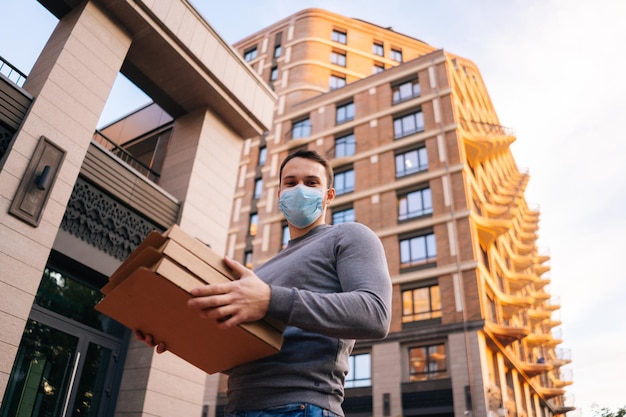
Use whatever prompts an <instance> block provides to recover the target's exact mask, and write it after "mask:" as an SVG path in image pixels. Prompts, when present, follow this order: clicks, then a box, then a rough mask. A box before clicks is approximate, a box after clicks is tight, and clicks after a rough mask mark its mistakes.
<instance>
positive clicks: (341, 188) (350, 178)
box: [335, 169, 354, 195]
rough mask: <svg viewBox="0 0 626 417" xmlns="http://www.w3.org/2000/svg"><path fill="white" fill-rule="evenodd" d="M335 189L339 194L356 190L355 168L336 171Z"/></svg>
mask: <svg viewBox="0 0 626 417" xmlns="http://www.w3.org/2000/svg"><path fill="white" fill-rule="evenodd" d="M335 191H336V192H337V195H341V194H346V193H350V192H352V191H354V170H353V169H349V170H347V171H342V172H337V173H335Z"/></svg>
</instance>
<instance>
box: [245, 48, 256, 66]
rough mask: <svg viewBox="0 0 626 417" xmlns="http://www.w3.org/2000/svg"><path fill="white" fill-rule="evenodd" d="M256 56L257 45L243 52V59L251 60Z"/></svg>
mask: <svg viewBox="0 0 626 417" xmlns="http://www.w3.org/2000/svg"><path fill="white" fill-rule="evenodd" d="M254 58H256V45H255V46H253V47H252V48H249V49H246V51H245V52H244V53H243V59H244V60H245V61H246V62H250V61H252V60H253V59H254Z"/></svg>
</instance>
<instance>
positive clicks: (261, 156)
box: [258, 146, 267, 167]
mask: <svg viewBox="0 0 626 417" xmlns="http://www.w3.org/2000/svg"><path fill="white" fill-rule="evenodd" d="M266 160H267V148H266V147H265V146H262V147H260V148H259V161H258V165H259V166H260V167H262V166H263V165H265V161H266Z"/></svg>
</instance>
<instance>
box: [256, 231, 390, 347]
mask: <svg viewBox="0 0 626 417" xmlns="http://www.w3.org/2000/svg"><path fill="white" fill-rule="evenodd" d="M339 226H342V227H341V232H340V233H337V234H336V235H335V237H334V239H335V241H334V242H333V248H332V251H333V254H334V259H329V260H328V268H329V269H328V275H329V276H326V277H317V276H316V277H309V279H334V280H338V282H339V284H340V290H339V291H336V292H316V291H310V290H305V289H302V288H299V287H297V286H294V287H285V286H276V285H272V286H271V290H272V296H271V300H270V307H269V310H268V317H275V318H277V319H279V320H281V321H284V322H285V323H286V324H287V325H290V326H296V327H299V328H301V329H303V330H309V331H314V332H317V333H321V334H325V335H327V336H332V337H339V338H345V339H379V338H383V337H385V336H386V335H387V333H388V332H389V325H390V322H391V279H390V277H389V270H388V266H387V260H386V258H385V252H384V249H383V246H382V243H381V242H380V239H379V238H378V236H376V234H375V233H374V232H372V231H371V230H370V229H369V228H367V227H366V226H364V225H362V224H359V223H349V224H348V223H346V224H342V225H339ZM330 275H336V276H334V277H331V276H330Z"/></svg>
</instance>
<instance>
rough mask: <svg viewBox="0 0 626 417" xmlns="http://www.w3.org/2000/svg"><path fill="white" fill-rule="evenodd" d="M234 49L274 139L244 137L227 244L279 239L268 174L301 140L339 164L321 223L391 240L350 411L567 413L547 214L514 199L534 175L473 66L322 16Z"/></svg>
mask: <svg viewBox="0 0 626 417" xmlns="http://www.w3.org/2000/svg"><path fill="white" fill-rule="evenodd" d="M234 48H235V49H236V50H238V51H239V53H240V54H241V55H242V56H243V57H244V59H245V60H246V61H247V62H248V64H249V65H250V66H251V67H252V68H253V69H254V71H256V72H257V73H258V75H259V76H260V77H261V78H262V79H264V80H265V81H266V82H267V83H268V84H269V85H270V86H271V88H272V89H273V90H274V92H275V93H276V95H277V104H276V107H275V113H274V119H273V124H272V126H271V129H269V130H268V131H266V132H264V134H262V135H260V136H258V137H255V138H251V139H249V140H247V141H246V143H245V145H244V148H243V153H242V157H241V161H240V165H239V172H238V180H237V188H236V190H235V199H234V203H233V209H232V216H231V219H232V220H231V228H230V229H229V231H228V236H229V238H228V248H227V252H228V253H231V254H233V255H234V257H235V258H236V259H239V260H240V261H242V262H244V263H245V264H246V265H248V266H250V267H254V266H256V265H259V264H262V263H263V262H265V261H266V260H268V259H270V258H271V257H272V256H273V255H275V254H276V253H278V252H279V251H280V250H281V249H282V248H283V247H284V245H285V244H286V242H287V241H288V239H289V231H288V229H287V226H286V223H285V220H284V218H283V217H282V215H281V214H280V212H279V210H278V208H277V189H278V184H279V181H278V180H279V178H278V168H279V164H280V161H282V159H283V158H284V157H285V156H286V155H287V154H289V153H290V152H292V151H293V150H295V149H299V148H309V149H315V150H317V151H319V152H320V153H322V154H323V155H326V157H328V158H329V159H330V160H331V162H332V165H333V168H334V171H335V184H334V186H335V189H336V190H337V198H336V199H335V201H334V202H333V204H332V206H331V210H330V213H329V214H328V219H327V221H328V222H329V223H333V224H337V223H341V222H346V221H357V222H360V223H363V224H366V225H368V226H369V227H370V228H372V229H373V230H374V231H375V232H376V234H377V235H378V236H379V237H380V239H381V241H382V242H383V245H384V247H385V251H386V255H387V259H388V263H389V270H390V274H391V277H392V280H393V288H394V293H393V319H392V320H393V321H392V326H391V333H390V335H389V336H388V337H387V338H386V339H385V340H382V341H369V342H365V341H360V342H357V345H356V347H355V350H354V353H353V355H352V356H351V366H352V368H351V369H352V371H351V372H350V374H349V375H348V377H347V384H346V399H345V403H344V410H345V412H346V415H347V416H350V417H361V416H363V417H365V416H399V415H402V416H457V417H458V416H467V415H474V416H501V415H509V416H528V417H531V416H532V417H548V416H554V415H562V414H565V413H566V412H567V411H570V410H572V409H573V407H572V406H571V404H570V403H569V402H568V401H567V402H566V400H565V398H566V397H565V394H566V386H567V385H569V384H571V383H572V378H571V374H570V373H569V371H568V370H567V368H564V366H565V365H567V364H568V363H569V362H570V361H571V360H570V355H569V352H568V351H567V350H564V349H560V348H559V345H560V344H561V342H562V340H561V339H560V336H559V329H558V326H559V324H560V322H559V321H558V310H559V305H558V301H557V300H555V298H554V297H553V296H552V295H551V294H550V293H549V283H550V279H549V278H547V277H546V276H545V274H546V273H547V272H548V271H549V269H550V267H549V263H548V262H549V257H548V256H546V255H545V254H542V253H540V252H539V251H538V248H537V245H536V241H537V232H538V228H539V212H538V211H537V210H533V209H531V208H530V207H529V206H528V204H527V202H526V200H525V198H524V190H525V187H526V185H527V183H528V181H529V176H528V174H527V173H525V172H522V171H520V170H519V168H518V167H517V165H516V163H515V159H514V156H513V155H512V153H511V149H510V145H511V144H512V143H513V141H514V140H516V138H515V136H514V133H513V131H512V130H511V129H509V128H506V127H504V126H502V125H501V124H500V122H499V120H498V116H497V113H496V111H495V107H494V105H493V103H492V102H491V100H490V98H489V94H488V91H487V86H486V85H485V84H484V82H483V80H482V78H481V75H480V71H479V69H478V68H477V67H476V65H475V64H474V63H472V62H471V61H470V60H468V59H466V58H463V57H461V56H458V55H455V54H452V53H449V52H447V51H445V50H442V49H438V48H435V47H433V46H431V45H428V44H427V43H425V42H422V41H420V40H418V39H415V38H412V37H409V36H406V35H403V34H400V33H396V32H394V31H393V30H392V29H390V28H383V27H380V26H377V25H376V24H372V23H368V22H365V21H361V20H358V19H352V18H347V17H344V16H340V15H337V14H334V13H330V12H327V11H324V10H320V9H307V10H303V11H301V12H299V13H296V14H294V15H292V16H289V17H287V18H285V19H282V20H280V21H278V22H276V23H275V24H273V25H271V26H269V27H267V28H265V29H263V30H261V31H259V32H257V33H255V34H252V35H250V36H248V37H246V38H245V39H243V40H241V41H239V42H237V43H236V44H235V45H234ZM225 378H226V377H222V381H221V383H220V387H219V388H218V407H220V404H223V402H224V390H225Z"/></svg>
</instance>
